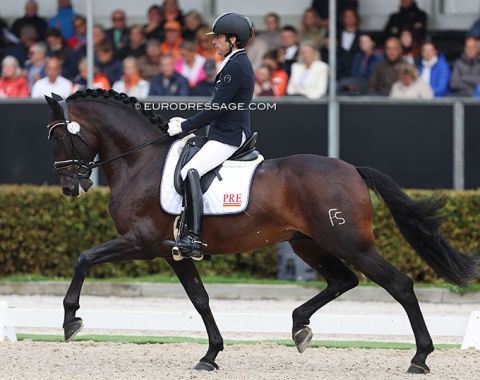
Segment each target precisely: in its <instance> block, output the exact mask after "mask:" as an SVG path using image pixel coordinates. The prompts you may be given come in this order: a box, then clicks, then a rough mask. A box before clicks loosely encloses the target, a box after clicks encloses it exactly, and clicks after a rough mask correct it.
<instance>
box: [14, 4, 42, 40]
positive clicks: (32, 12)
mask: <svg viewBox="0 0 480 380" xmlns="http://www.w3.org/2000/svg"><path fill="white" fill-rule="evenodd" d="M25 25H32V26H33V27H34V28H35V30H36V31H37V35H38V39H39V40H41V41H43V40H44V39H45V31H46V30H47V22H46V21H45V19H43V18H41V17H38V4H37V2H36V1H34V0H28V1H27V2H26V3H25V15H24V16H23V17H21V18H17V19H16V20H15V21H14V22H13V24H12V33H13V34H15V35H16V36H17V37H19V38H20V31H21V30H22V28H23V27H24V26H25Z"/></svg>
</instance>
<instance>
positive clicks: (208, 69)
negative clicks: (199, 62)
mask: <svg viewBox="0 0 480 380" xmlns="http://www.w3.org/2000/svg"><path fill="white" fill-rule="evenodd" d="M203 72H204V73H205V75H210V74H214V73H216V72H217V65H216V63H215V61H214V60H213V59H207V60H206V61H205V63H204V64H203Z"/></svg>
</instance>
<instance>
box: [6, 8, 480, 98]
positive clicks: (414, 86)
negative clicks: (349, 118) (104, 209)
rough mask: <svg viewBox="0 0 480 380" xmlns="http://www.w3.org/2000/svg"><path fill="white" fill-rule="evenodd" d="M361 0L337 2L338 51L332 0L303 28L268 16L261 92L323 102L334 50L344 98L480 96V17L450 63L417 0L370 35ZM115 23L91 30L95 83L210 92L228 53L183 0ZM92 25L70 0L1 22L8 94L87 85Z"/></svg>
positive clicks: (255, 50) (258, 59)
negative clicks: (43, 12) (45, 14)
mask: <svg viewBox="0 0 480 380" xmlns="http://www.w3.org/2000/svg"><path fill="white" fill-rule="evenodd" d="M359 2H360V0H337V12H338V17H337V21H338V25H337V36H336V41H337V45H336V48H335V51H334V52H331V51H330V38H329V35H328V31H329V29H328V24H329V20H328V15H329V13H328V0H313V1H312V3H311V6H310V7H309V8H308V9H305V10H304V11H303V14H302V17H301V20H300V22H299V25H283V24H282V21H281V19H280V17H279V16H278V15H277V14H276V13H274V12H271V13H268V14H266V15H265V16H264V25H265V28H264V30H257V29H255V32H254V35H253V37H252V39H251V41H250V42H249V44H248V45H247V47H246V51H247V54H248V56H249V58H250V60H251V61H252V64H253V67H254V70H255V73H256V84H255V97H260V96H274V97H282V96H296V97H305V98H309V99H318V98H321V97H322V96H325V95H326V94H327V92H328V84H329V83H328V80H329V69H330V68H329V65H328V64H329V56H330V54H336V64H337V67H336V73H337V83H336V85H337V91H338V93H339V94H341V95H365V94H368V95H376V96H390V97H392V98H433V97H442V96H480V46H479V38H480V21H478V22H476V23H475V24H474V25H472V27H471V29H470V30H469V31H468V32H466V35H465V40H464V41H465V43H464V50H463V54H461V56H459V57H455V58H456V59H452V60H447V59H446V56H445V52H443V51H441V50H440V49H439V48H438V46H436V44H435V43H434V42H433V41H432V39H431V36H429V32H428V28H427V26H428V14H427V13H426V12H424V11H423V10H421V9H420V8H419V7H418V5H417V3H416V2H415V1H414V0H399V8H398V10H394V9H392V13H391V15H390V16H389V17H388V18H387V19H386V20H385V27H384V30H383V31H375V32H372V31H370V32H366V31H363V30H362V28H361V25H362V23H361V19H360V17H359V14H358V7H359ZM110 16H111V25H109V26H108V27H107V26H104V25H100V24H95V25H94V26H93V45H94V54H95V73H94V86H95V87H101V88H104V89H109V88H113V89H115V90H117V91H120V92H125V93H127V94H129V95H131V96H136V97H139V98H145V97H147V96H189V95H191V96H210V95H211V94H212V92H213V89H214V84H215V76H216V73H217V72H218V69H219V68H220V65H221V62H222V60H223V57H221V56H219V55H218V54H217V53H216V51H215V49H214V46H213V44H212V39H211V36H208V35H206V34H207V33H208V32H209V31H210V26H209V25H207V23H206V22H205V20H204V18H203V15H202V14H201V13H199V12H198V11H197V10H190V11H188V12H187V13H184V12H183V10H182V9H181V7H180V5H179V3H178V1H177V0H164V1H163V3H162V4H161V5H156V4H154V5H152V6H150V8H149V9H148V11H147V14H146V15H145V23H144V24H129V22H128V18H127V15H126V13H125V12H124V11H123V10H121V9H116V10H113V11H112V12H111V15H110ZM86 32H87V21H86V18H85V17H84V16H83V15H79V14H77V13H76V12H75V10H74V9H73V6H72V4H71V1H70V0H58V11H57V14H55V15H53V16H52V17H51V18H50V19H48V20H45V19H43V18H41V17H39V16H38V5H37V3H36V2H35V1H34V0H28V1H27V2H26V3H25V14H24V15H23V16H22V17H19V18H18V19H16V20H14V21H13V23H12V24H11V26H8V25H7V24H6V23H5V22H4V21H3V20H1V19H0V53H1V56H0V58H1V68H2V71H1V78H0V97H3V98H4V97H43V95H44V94H49V93H50V92H56V93H58V94H60V95H62V96H68V95H69V94H71V93H73V92H75V91H77V90H82V89H85V87H86V85H87V79H86V78H87V62H86V59H85V57H86Z"/></svg>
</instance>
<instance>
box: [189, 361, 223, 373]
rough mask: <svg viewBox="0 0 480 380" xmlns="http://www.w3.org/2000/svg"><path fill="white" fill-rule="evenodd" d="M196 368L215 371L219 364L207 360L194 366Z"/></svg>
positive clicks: (197, 369)
mask: <svg viewBox="0 0 480 380" xmlns="http://www.w3.org/2000/svg"><path fill="white" fill-rule="evenodd" d="M193 369H194V370H196V371H215V370H216V369H218V365H217V364H215V363H213V364H211V363H207V362H198V364H197V365H196V366H195V367H193Z"/></svg>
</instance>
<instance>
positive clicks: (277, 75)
mask: <svg viewBox="0 0 480 380" xmlns="http://www.w3.org/2000/svg"><path fill="white" fill-rule="evenodd" d="M262 64H264V65H268V66H270V68H271V69H272V87H273V96H277V97H279V96H284V95H285V94H286V93H287V84H288V74H287V72H286V71H285V70H284V69H283V68H282V67H281V66H280V64H279V62H278V51H276V50H272V51H270V52H268V53H267V54H265V55H264V56H263V61H262Z"/></svg>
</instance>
